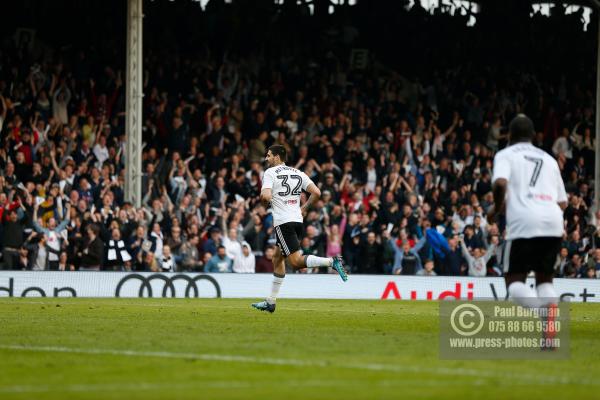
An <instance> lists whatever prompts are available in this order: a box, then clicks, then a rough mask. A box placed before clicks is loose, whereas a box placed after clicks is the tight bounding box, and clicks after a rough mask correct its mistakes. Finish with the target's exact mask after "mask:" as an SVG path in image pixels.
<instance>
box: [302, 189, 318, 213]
mask: <svg viewBox="0 0 600 400" xmlns="http://www.w3.org/2000/svg"><path fill="white" fill-rule="evenodd" d="M306 191H307V192H308V193H310V196H309V197H308V199H307V200H306V202H305V203H304V204H303V205H302V207H301V208H300V210H301V211H302V215H305V214H306V211H307V210H308V209H309V208H310V207H311V206H312V205H313V204H315V203H316V202H317V200H319V198H321V189H319V188H318V187H317V185H315V184H314V183H311V184H310V185H308V187H307V188H306Z"/></svg>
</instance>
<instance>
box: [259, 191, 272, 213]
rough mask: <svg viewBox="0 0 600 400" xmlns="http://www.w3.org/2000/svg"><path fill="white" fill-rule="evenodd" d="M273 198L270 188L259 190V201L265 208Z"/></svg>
mask: <svg viewBox="0 0 600 400" xmlns="http://www.w3.org/2000/svg"><path fill="white" fill-rule="evenodd" d="M272 199H273V190H272V189H263V190H261V191H260V202H261V204H262V205H263V206H265V208H267V207H269V204H270V203H271V200H272Z"/></svg>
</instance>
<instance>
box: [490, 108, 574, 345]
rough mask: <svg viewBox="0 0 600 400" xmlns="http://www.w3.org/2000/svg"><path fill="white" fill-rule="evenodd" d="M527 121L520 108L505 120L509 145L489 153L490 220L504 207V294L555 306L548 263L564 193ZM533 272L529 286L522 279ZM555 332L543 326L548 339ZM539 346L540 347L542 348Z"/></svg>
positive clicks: (560, 227) (555, 246)
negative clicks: (491, 159)
mask: <svg viewBox="0 0 600 400" xmlns="http://www.w3.org/2000/svg"><path fill="white" fill-rule="evenodd" d="M534 135H535V128H534V126H533V121H531V119H530V118H529V117H527V116H526V115H524V114H519V115H517V116H516V117H515V118H514V119H513V120H512V121H511V123H510V126H509V137H510V145H509V146H508V147H507V148H505V149H503V150H501V151H499V152H498V153H497V154H496V157H495V158H494V174H493V177H492V182H493V187H492V190H493V193H494V207H493V209H492V211H491V212H490V215H489V217H490V222H494V219H495V218H496V216H497V215H498V214H499V213H500V212H502V210H503V209H504V208H506V243H505V245H504V254H503V257H502V258H503V263H504V272H505V275H504V280H505V282H506V288H507V291H508V295H509V297H510V298H511V299H513V300H514V301H516V302H517V303H518V304H520V305H521V306H523V307H528V308H534V309H539V308H541V307H547V308H548V309H555V308H556V303H557V302H558V300H559V298H558V294H557V292H556V289H555V288H554V285H553V283H552V281H553V277H554V264H555V262H556V257H557V255H558V252H559V250H560V246H561V241H562V236H563V232H564V222H563V210H564V209H565V208H566V207H567V193H566V191H565V185H564V183H563V180H562V177H561V173H560V168H559V167H558V163H557V162H556V160H555V159H554V158H552V157H551V156H550V155H549V154H548V153H546V152H545V151H543V150H542V149H539V148H537V147H535V146H534V145H533V144H532V142H531V141H532V139H533V137H534ZM531 271H533V272H534V273H535V285H536V288H535V290H534V289H533V288H531V287H530V286H529V285H528V284H527V283H526V279H527V276H528V275H529V273H530V272H531ZM554 334H555V332H554V331H553V330H547V331H544V332H543V338H544V339H552V338H553V337H554ZM544 349H545V348H544Z"/></svg>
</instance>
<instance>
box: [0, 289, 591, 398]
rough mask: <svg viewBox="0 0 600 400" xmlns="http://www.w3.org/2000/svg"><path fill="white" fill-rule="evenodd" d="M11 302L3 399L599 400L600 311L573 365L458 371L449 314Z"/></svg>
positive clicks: (3, 342)
mask: <svg viewBox="0 0 600 400" xmlns="http://www.w3.org/2000/svg"><path fill="white" fill-rule="evenodd" d="M250 303H251V300H225V299H214V300H204V299H202V300H200V299H50V298H28V299H16V298H15V299H13V298H11V299H6V298H5V299H1V300H0V399H3V400H8V399H61V400H62V399H145V400H147V399H283V400H292V399H390V398H399V399H400V398H402V399H413V398H418V399H486V398H498V399H509V398H510V399H512V398H515V399H517V398H521V399H528V400H529V399H545V400H547V399H553V400H554V399H561V398H565V399H566V398H569V399H577V398H581V399H588V398H590V399H591V398H599V397H600V394H599V393H600V304H572V305H570V308H571V319H572V324H571V358H570V359H569V360H559V361H542V360H537V361H533V360H525V361H523V360H518V361H509V360H500V361H498V360H486V361H445V360H440V359H439V357H438V304H437V303H436V302H408V301H342V300H335V301H316V300H285V299H283V300H280V301H279V303H278V305H277V307H278V309H277V312H275V313H274V314H267V313H261V312H258V311H256V310H253V309H251V308H250Z"/></svg>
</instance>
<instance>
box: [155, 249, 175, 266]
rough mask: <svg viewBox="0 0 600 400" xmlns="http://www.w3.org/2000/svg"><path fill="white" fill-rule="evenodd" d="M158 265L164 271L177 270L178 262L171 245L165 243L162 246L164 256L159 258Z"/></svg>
mask: <svg viewBox="0 0 600 400" xmlns="http://www.w3.org/2000/svg"><path fill="white" fill-rule="evenodd" d="M158 265H159V266H160V270H161V271H162V272H175V271H176V270H177V264H176V263H175V257H173V255H172V254H171V247H169V246H167V245H164V246H163V248H162V257H161V258H159V259H158Z"/></svg>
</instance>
